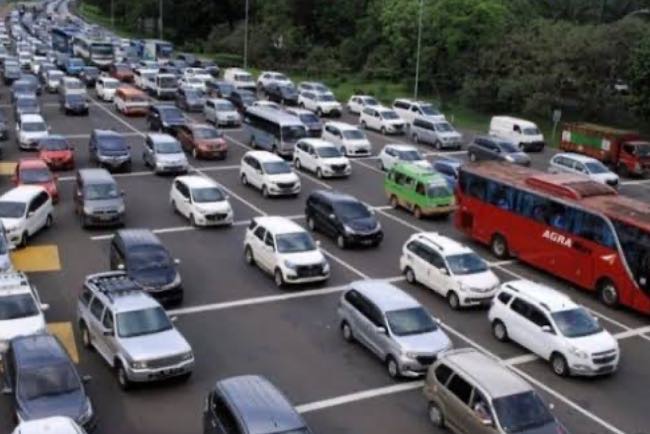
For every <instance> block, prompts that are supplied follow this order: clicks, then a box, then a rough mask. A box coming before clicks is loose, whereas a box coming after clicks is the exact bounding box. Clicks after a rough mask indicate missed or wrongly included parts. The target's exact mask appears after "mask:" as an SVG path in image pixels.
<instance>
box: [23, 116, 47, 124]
mask: <svg viewBox="0 0 650 434" xmlns="http://www.w3.org/2000/svg"><path fill="white" fill-rule="evenodd" d="M20 121H21V122H23V123H24V122H45V121H44V120H43V116H41V115H36V114H23V115H20Z"/></svg>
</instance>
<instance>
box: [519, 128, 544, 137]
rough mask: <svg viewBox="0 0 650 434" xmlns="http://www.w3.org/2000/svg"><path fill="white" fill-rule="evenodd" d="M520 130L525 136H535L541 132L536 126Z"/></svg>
mask: <svg viewBox="0 0 650 434" xmlns="http://www.w3.org/2000/svg"><path fill="white" fill-rule="evenodd" d="M522 131H523V133H524V134H525V135H526V136H537V135H539V134H542V133H541V132H540V131H539V128H537V127H528V128H523V129H522Z"/></svg>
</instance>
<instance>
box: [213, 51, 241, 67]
mask: <svg viewBox="0 0 650 434" xmlns="http://www.w3.org/2000/svg"><path fill="white" fill-rule="evenodd" d="M212 60H214V61H215V62H216V63H217V65H219V67H220V68H224V67H225V68H228V67H231V66H241V65H243V64H244V59H243V57H242V56H241V55H240V54H232V53H216V54H214V55H213V56H212Z"/></svg>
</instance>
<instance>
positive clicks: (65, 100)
mask: <svg viewBox="0 0 650 434" xmlns="http://www.w3.org/2000/svg"><path fill="white" fill-rule="evenodd" d="M59 108H60V109H61V111H62V112H63V113H65V114H66V115H67V114H75V115H87V114H88V100H87V99H86V95H83V94H79V93H62V94H60V95H59Z"/></svg>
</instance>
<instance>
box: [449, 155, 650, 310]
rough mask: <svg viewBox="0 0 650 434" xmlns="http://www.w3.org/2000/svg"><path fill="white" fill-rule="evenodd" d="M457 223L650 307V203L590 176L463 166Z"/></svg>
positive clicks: (510, 252)
mask: <svg viewBox="0 0 650 434" xmlns="http://www.w3.org/2000/svg"><path fill="white" fill-rule="evenodd" d="M456 199H457V204H458V209H457V211H456V213H455V214H454V225H455V226H456V228H458V229H459V230H461V231H462V232H464V233H465V234H466V235H468V236H470V237H472V238H474V239H476V240H478V241H480V242H482V243H485V244H487V245H489V246H490V248H491V250H492V253H494V255H495V256H497V257H498V258H501V259H505V258H508V257H510V256H514V257H517V258H518V259H520V260H521V261H523V262H526V263H528V264H530V265H532V266H534V267H536V268H540V269H543V270H545V271H548V272H549V273H551V274H553V275H554V276H557V277H560V278H562V279H565V280H567V281H570V282H572V283H573V284H575V285H577V286H579V287H582V288H585V289H589V290H592V291H596V292H597V294H598V297H599V298H600V300H601V301H602V302H603V303H604V304H606V305H608V306H616V305H618V304H621V305H624V306H628V307H630V308H632V309H634V310H637V311H640V312H643V313H646V314H649V313H650V206H649V205H647V204H645V203H643V202H640V201H637V200H634V199H631V198H628V197H624V196H620V195H618V194H617V193H616V191H615V190H614V189H612V188H610V187H609V186H606V185H604V184H600V183H597V182H595V181H591V180H589V179H586V178H584V177H579V176H574V175H564V174H550V173H545V172H541V171H539V170H534V169H530V168H526V167H521V166H516V165H513V164H508V163H498V162H491V161H490V162H481V163H474V164H469V165H466V166H463V167H462V168H461V170H460V174H459V182H458V186H457V188H456Z"/></svg>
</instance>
